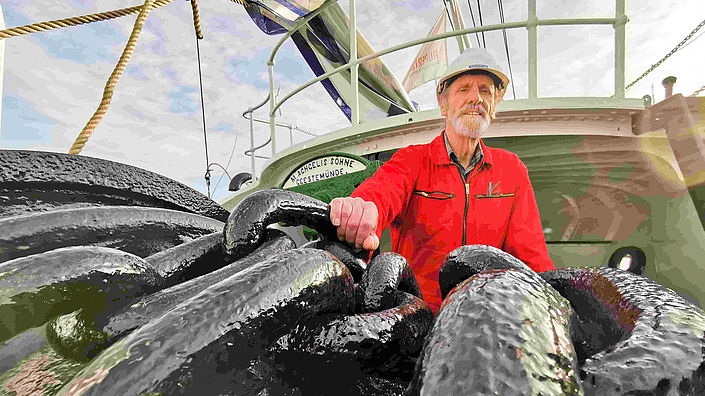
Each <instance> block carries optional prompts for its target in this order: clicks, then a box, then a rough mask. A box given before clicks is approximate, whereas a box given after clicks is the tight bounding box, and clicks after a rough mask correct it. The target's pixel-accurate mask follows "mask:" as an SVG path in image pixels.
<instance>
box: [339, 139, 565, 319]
mask: <svg viewBox="0 0 705 396" xmlns="http://www.w3.org/2000/svg"><path fill="white" fill-rule="evenodd" d="M480 144H481V145H482V151H483V154H484V158H483V160H482V161H481V162H480V163H479V164H477V165H476V166H475V168H474V169H473V170H472V172H471V173H470V175H469V176H468V178H467V182H466V181H464V180H463V178H462V177H461V176H460V172H459V171H458V168H457V167H456V166H455V165H454V164H453V163H452V162H451V160H450V158H449V157H448V152H447V151H446V147H445V142H444V140H443V134H442V133H441V134H440V135H439V136H438V137H436V138H435V139H433V141H431V143H428V144H423V145H415V146H409V147H405V148H402V149H400V150H399V151H397V152H396V153H395V154H394V155H393V156H392V158H391V159H390V160H389V161H387V162H386V163H384V164H383V165H382V166H381V167H380V168H379V169H378V170H377V172H376V173H375V174H374V176H372V177H370V178H369V179H367V180H366V181H365V182H364V183H362V184H361V185H360V186H359V187H358V188H357V189H355V191H354V192H353V193H352V195H351V196H353V197H360V198H362V199H364V200H366V201H371V202H374V203H375V205H377V210H378V211H379V222H378V224H377V235H378V236H379V235H380V234H381V233H382V231H383V230H384V229H386V228H387V227H390V231H391V234H392V247H393V249H394V251H395V252H397V253H399V254H401V255H403V256H404V257H405V258H406V259H407V261H408V262H409V264H410V265H411V268H413V270H414V272H415V273H416V277H417V279H418V281H419V286H420V287H421V290H422V291H423V294H424V299H425V300H426V302H427V303H428V304H429V305H430V306H431V308H432V309H433V310H434V312H435V311H436V310H438V308H439V307H440V305H441V291H440V287H439V285H438V270H439V268H440V265H441V263H442V262H443V258H444V257H445V256H446V255H447V254H448V253H449V252H450V251H452V250H453V249H455V248H457V247H460V246H463V245H472V244H479V245H490V246H494V247H496V248H499V249H502V250H504V251H505V252H507V253H509V254H511V255H513V256H514V257H516V258H518V259H519V260H521V261H523V262H524V263H526V264H527V265H528V266H529V267H531V268H532V269H534V270H535V271H537V272H540V271H547V270H551V269H553V262H552V261H551V259H550V258H549V256H548V251H547V250H546V240H545V238H544V236H543V229H542V227H541V219H540V217H539V211H538V207H537V206H536V198H535V197H534V191H533V189H532V187H531V182H530V181H529V173H528V171H527V169H526V166H525V165H524V163H522V162H521V160H520V159H519V157H517V156H516V154H513V153H510V152H509V151H506V150H503V149H496V148H490V147H487V146H485V144H484V143H483V142H482V140H480ZM490 182H491V183H492V186H496V187H495V188H494V189H493V190H492V191H491V194H488V190H489V183H490ZM488 195H489V197H487V196H488Z"/></svg>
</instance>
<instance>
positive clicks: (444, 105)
mask: <svg viewBox="0 0 705 396" xmlns="http://www.w3.org/2000/svg"><path fill="white" fill-rule="evenodd" d="M436 101H438V107H440V109H441V115H442V116H445V115H448V101H447V100H445V101H444V100H443V99H442V98H441V95H436Z"/></svg>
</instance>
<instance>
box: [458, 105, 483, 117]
mask: <svg viewBox="0 0 705 396" xmlns="http://www.w3.org/2000/svg"><path fill="white" fill-rule="evenodd" d="M468 113H478V114H480V115H481V116H483V117H486V116H487V110H486V109H485V107H484V106H482V105H481V104H469V105H466V106H463V107H462V108H461V109H460V110H459V111H458V114H468Z"/></svg>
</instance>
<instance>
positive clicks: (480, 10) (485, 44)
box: [477, 0, 487, 48]
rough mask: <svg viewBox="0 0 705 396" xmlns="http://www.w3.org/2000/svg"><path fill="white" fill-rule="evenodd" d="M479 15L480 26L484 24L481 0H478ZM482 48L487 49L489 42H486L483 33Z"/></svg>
mask: <svg viewBox="0 0 705 396" xmlns="http://www.w3.org/2000/svg"><path fill="white" fill-rule="evenodd" d="M477 14H478V15H480V26H484V25H483V24H482V8H480V0H477ZM482 48H487V42H486V41H485V32H484V31H483V32H482Z"/></svg>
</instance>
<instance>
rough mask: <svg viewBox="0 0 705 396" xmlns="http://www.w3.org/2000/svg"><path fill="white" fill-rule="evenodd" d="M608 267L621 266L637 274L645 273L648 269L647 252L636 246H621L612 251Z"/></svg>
mask: <svg viewBox="0 0 705 396" xmlns="http://www.w3.org/2000/svg"><path fill="white" fill-rule="evenodd" d="M607 266H608V267H612V268H619V269H621V270H624V271H629V272H632V273H634V274H637V275H644V271H645V270H646V254H645V253H644V251H643V250H641V249H639V248H638V247H635V246H629V247H621V248H619V249H617V250H615V252H614V253H612V256H611V257H610V259H609V261H608V262H607Z"/></svg>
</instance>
